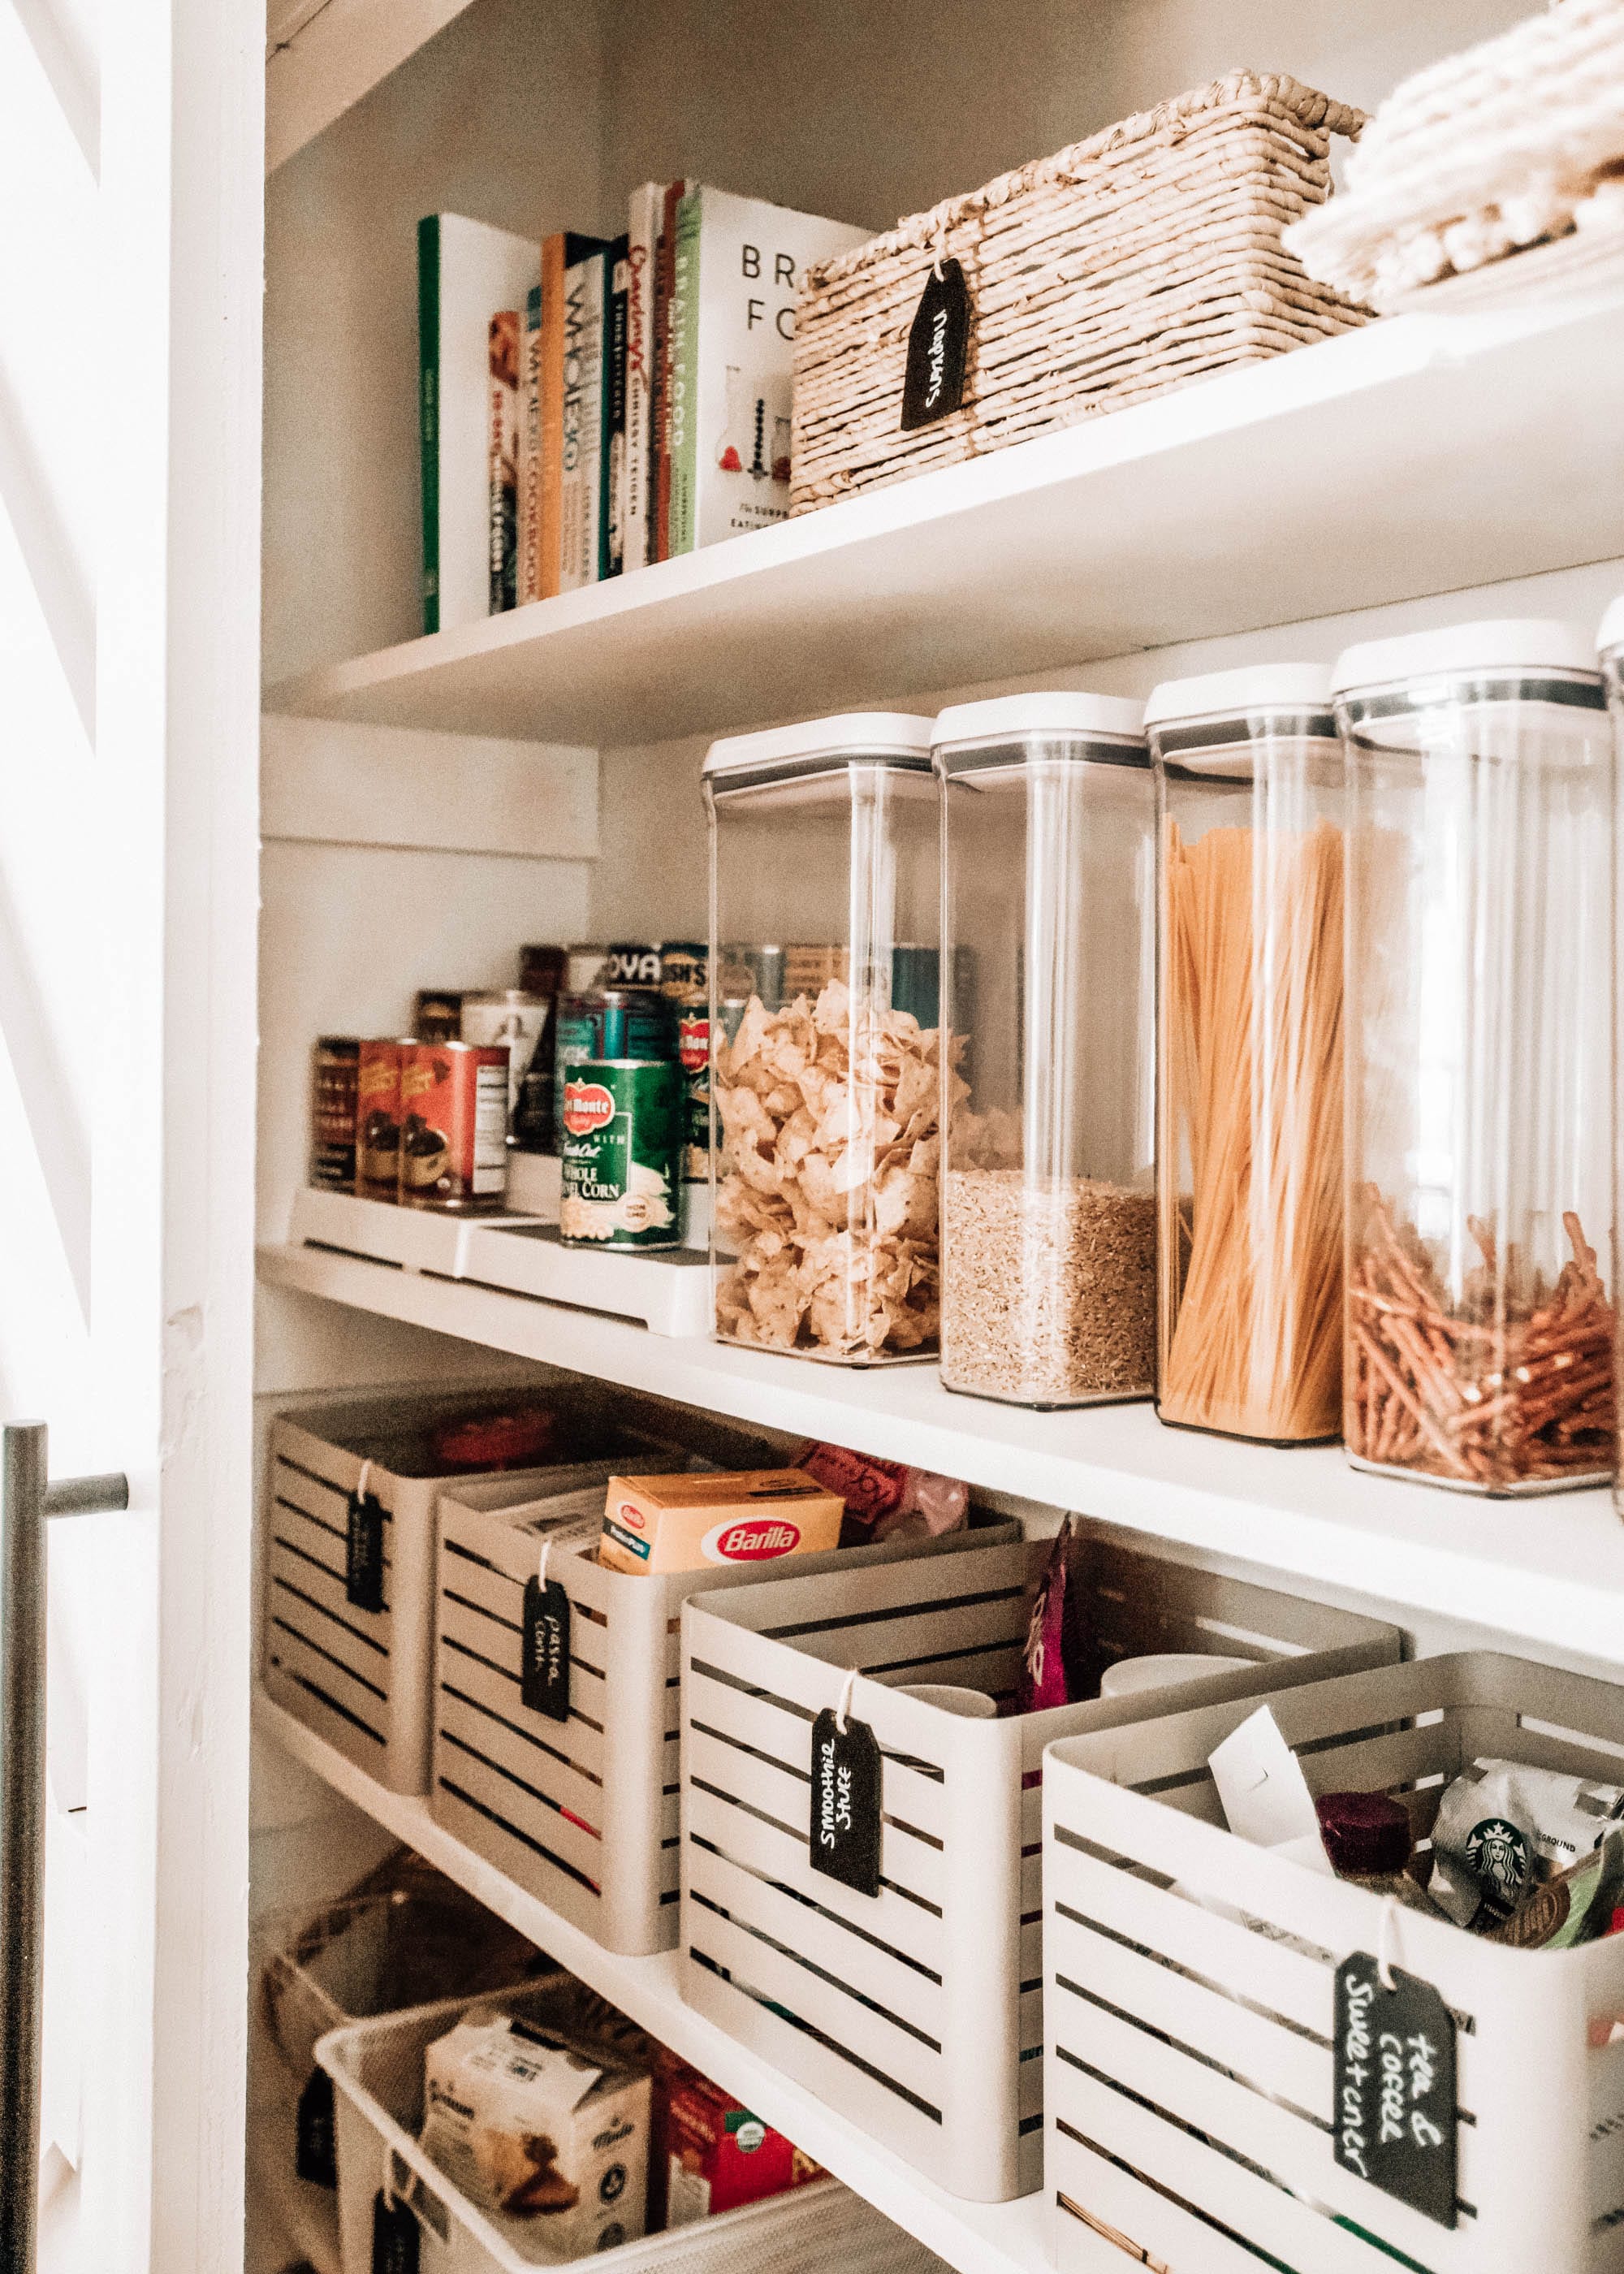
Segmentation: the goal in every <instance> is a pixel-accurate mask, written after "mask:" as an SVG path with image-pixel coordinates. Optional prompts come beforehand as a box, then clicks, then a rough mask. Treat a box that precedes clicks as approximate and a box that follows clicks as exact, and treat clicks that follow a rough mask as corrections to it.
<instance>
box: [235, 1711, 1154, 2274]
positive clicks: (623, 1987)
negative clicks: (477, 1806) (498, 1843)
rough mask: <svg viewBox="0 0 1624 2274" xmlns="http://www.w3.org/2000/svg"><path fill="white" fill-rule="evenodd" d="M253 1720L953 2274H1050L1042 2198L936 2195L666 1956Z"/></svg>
mask: <svg viewBox="0 0 1624 2274" xmlns="http://www.w3.org/2000/svg"><path fill="white" fill-rule="evenodd" d="M254 1713H255V1718H256V1721H257V1723H258V1725H259V1728H261V1729H262V1730H263V1731H265V1732H266V1733H267V1735H269V1736H272V1737H273V1738H274V1740H275V1741H276V1742H277V1743H280V1744H281V1745H282V1747H283V1748H284V1750H285V1751H288V1752H289V1753H290V1754H291V1755H292V1756H293V1758H295V1759H296V1760H298V1761H302V1762H303V1763H304V1764H305V1766H306V1767H307V1768H309V1769H312V1770H313V1771H314V1772H315V1773H316V1774H317V1775H318V1776H320V1777H321V1778H322V1779H323V1780H324V1781H326V1782H327V1784H329V1785H331V1786H332V1787H333V1788H334V1790H335V1791H336V1792H339V1793H342V1796H344V1798H345V1799H346V1800H349V1801H350V1802H352V1803H354V1804H355V1806H356V1807H357V1808H359V1809H363V1810H365V1813H366V1814H367V1815H368V1816H370V1817H372V1818H373V1819H374V1820H375V1821H376V1822H377V1823H379V1824H381V1825H382V1826H384V1827H385V1828H386V1830H387V1831H389V1832H392V1833H393V1834H395V1838H396V1839H398V1840H403V1841H406V1843H407V1844H408V1846H410V1847H412V1848H415V1849H417V1853H418V1855H420V1856H426V1857H427V1859H428V1861H429V1862H430V1863H431V1864H434V1865H435V1866H436V1867H437V1868H438V1869H439V1870H440V1871H443V1872H444V1873H445V1874H446V1876H447V1879H455V1881H456V1882H457V1884H458V1886H462V1887H466V1888H467V1890H468V1892H469V1894H470V1895H472V1896H473V1897H474V1898H475V1899H476V1901H479V1902H482V1903H484V1904H485V1907H486V1908H487V1909H490V1910H492V1911H495V1912H497V1913H498V1914H499V1916H501V1917H502V1918H505V1919H506V1920H508V1923H509V1924H510V1925H513V1926H515V1927H516V1928H517V1929H518V1931H519V1932H520V1933H521V1934H524V1935H528V1936H529V1937H530V1940H531V1941H532V1942H534V1943H536V1944H538V1946H540V1947H541V1948H542V1949H543V1950H545V1951H546V1952H548V1953H549V1954H551V1956H553V1958H555V1959H557V1960H558V1962H559V1963H560V1965H561V1966H566V1967H568V1969H569V1970H570V1972H571V1973H572V1974H576V1975H579V1977H581V1979H582V1980H583V1982H587V1983H590V1984H591V1986H592V1988H593V1989H594V1990H597V1991H598V1992H600V1993H601V1995H602V1996H604V1997H605V1998H607V1999H611V2000H612V2002H613V2004H615V2005H616V2006H618V2007H620V2010H621V2012H622V2013H624V2014H629V2015H630V2017H631V2019H632V2020H633V2021H634V2022H636V2024H637V2026H638V2027H639V2028H640V2029H647V2030H648V2031H649V2032H650V2034H651V2035H652V2036H654V2037H658V2038H659V2039H660V2041H661V2042H662V2043H663V2044H667V2045H670V2046H671V2047H672V2048H673V2050H674V2051H675V2052H679V2053H680V2054H681V2056H682V2058H683V2059H685V2060H688V2061H691V2062H692V2063H693V2065H694V2067H695V2068H698V2069H701V2070H703V2073H704V2074H706V2075H707V2076H710V2077H713V2078H714V2079H715V2080H716V2082H718V2084H721V2085H723V2086H725V2087H726V2089H727V2090H729V2091H730V2092H735V2093H737V2094H738V2096H739V2097H740V2099H741V2100H742V2101H743V2102H744V2103H745V2105H747V2106H748V2108H750V2109H751V2110H752V2111H753V2112H755V2113H756V2115H757V2116H759V2117H761V2118H762V2119H763V2120H764V2121H765V2122H767V2123H769V2124H771V2125H772V2126H773V2127H775V2128H776V2129H777V2130H778V2131H780V2132H782V2133H783V2134H784V2135H786V2138H788V2139H791V2140H793V2141H794V2142H795V2143H796V2145H797V2146H798V2147H801V2148H803V2149H805V2150H806V2152H807V2153H808V2155H809V2156H812V2157H816V2160H817V2161H818V2162H819V2163H820V2164H823V2165H825V2166H826V2168H827V2169H828V2170H830V2171H831V2172H833V2173H834V2174H835V2177H836V2178H837V2179H839V2180H844V2181H845V2182H846V2186H847V2187H852V2188H853V2189H854V2190H855V2191H856V2193H857V2194H859V2195H865V2196H866V2197H867V2198H868V2201H869V2202H871V2203H873V2204H874V2205H875V2207H876V2210H881V2211H883V2213H884V2214H885V2216H886V2218H890V2219H892V2220H894V2221H895V2223H896V2224H897V2225H898V2226H903V2227H906V2229H907V2230H908V2232H909V2233H910V2234H914V2235H917V2236H918V2238H919V2240H921V2242H922V2243H924V2244H925V2246H926V2247H927V2248H929V2249H931V2250H934V2251H936V2253H937V2254H938V2255H940V2256H941V2257H943V2258H945V2259H946V2260H947V2261H948V2262H949V2263H950V2264H951V2265H953V2266H956V2267H958V2268H959V2269H960V2270H961V2274H1048V2270H1049V2266H1050V2263H1051V2262H1050V2259H1049V2247H1048V2241H1047V2238H1046V2235H1045V2233H1044V2225H1045V2222H1044V2215H1043V2197H1042V2195H1041V2192H1040V2193H1038V2194H1035V2195H1023V2196H1022V2197H1020V2199H1019V2201H1018V2202H1008V2203H966V2202H959V2200H958V2199H957V2198H956V2197H955V2196H952V2195H947V2194H945V2193H944V2191H943V2190H942V2189H941V2188H940V2187H936V2186H934V2185H933V2184H932V2183H931V2182H930V2181H929V2180H926V2179H923V2178H921V2176H920V2174H919V2173H918V2172H915V2171H914V2170H912V2169H911V2168H910V2167H909V2165H906V2164H905V2163H903V2162H901V2161H900V2160H899V2159H898V2157H895V2156H893V2155H891V2154H890V2153H889V2152H888V2151H887V2150H885V2149H883V2148H882V2147H880V2146H878V2145H877V2144H876V2142H875V2141H874V2140H873V2139H871V2138H870V2137H869V2135H868V2134H867V2133H865V2132H863V2131H861V2130H860V2129H859V2128H858V2127H857V2126H856V2125H854V2124H852V2123H849V2122H848V2121H847V2120H846V2119H845V2118H844V2117H842V2116H840V2115H839V2114H838V2113H837V2112H836V2111H835V2110H833V2109H831V2108H830V2107H829V2106H827V2105H826V2104H825V2103H824V2102H823V2101H821V2100H818V2099H816V2098H815V2097H813V2096H812V2095H811V2094H810V2093H808V2091H806V2090H805V2089H804V2088H803V2087H802V2086H801V2085H798V2084H795V2083H793V2082H791V2081H790V2079H789V2078H787V2077H786V2076H784V2075H783V2074H780V2072H779V2071H778V2070H777V2069H775V2068H773V2067H771V2066H770V2064H769V2063H767V2062H765V2061H763V2059H761V2058H760V2057H759V2055H757V2054H756V2053H753V2052H749V2051H748V2050H747V2049H746V2048H745V2047H744V2046H742V2045H739V2044H734V2042H733V2039H732V2038H731V2037H727V2036H726V2035H725V2034H724V2033H723V2031H721V2030H720V2029H718V2028H717V2027H716V2025H715V2023H714V2022H708V2021H706V2020H705V2019H704V2017H703V2015H702V2014H696V2013H695V2012H693V2011H692V2009H691V2008H690V2007H688V2006H686V2005H684V2003H683V2001H682V1993H681V1991H680V1988H679V1987H678V1962H677V1954H676V1953H675V1952H674V1951H667V1952H665V1954H663V1955H661V1956H659V1957H658V1958H621V1957H619V1956H617V1955H616V1954H615V1953H614V1952H613V1951H608V1950H605V1949H604V1948H603V1947H602V1946H601V1945H599V1944H598V1943H596V1942H594V1941H593V1940H592V1939H591V1938H590V1936H589V1935H585V1934H583V1933H582V1931H581V1930H580V1929H579V1927H575V1926H572V1925H571V1924H569V1923H568V1920H566V1919H561V1918H560V1917H559V1916H558V1914H557V1913H556V1912H555V1911H552V1910H549V1909H548V1908H547V1906H546V1905H545V1903H542V1902H538V1901H537V1900H536V1898H535V1896H533V1895H530V1894H526V1893H525V1891H524V1890H523V1888H522V1887H518V1886H515V1884H514V1882H513V1881H512V1880H511V1879H508V1878H506V1877H505V1876H504V1875H503V1874H502V1873H501V1872H500V1871H498V1870H497V1869H496V1868H495V1866H494V1865H493V1864H487V1863H486V1862H485V1859H484V1857H483V1856H476V1855H475V1854H474V1853H473V1851H472V1849H468V1848H465V1847H464V1846H463V1845H462V1841H460V1840H457V1839H455V1838H454V1837H453V1836H452V1834H450V1833H448V1832H447V1831H445V1830H444V1829H443V1828H442V1827H441V1826H439V1825H437V1824H436V1823H435V1821H434V1818H433V1817H432V1815H431V1813H430V1811H429V1804H428V1803H427V1801H426V1800H418V1799H413V1798H410V1797H407V1796H403V1795H402V1794H400V1793H395V1792H389V1791H387V1789H386V1788H385V1787H384V1786H382V1785H380V1783H378V1782H377V1781H376V1779H374V1778H372V1777H369V1776H368V1775H367V1773H366V1772H365V1770H364V1769H360V1768H357V1766H355V1765H354V1764H353V1763H352V1762H350V1761H348V1760H346V1759H345V1758H344V1756H343V1755H342V1753H340V1752H337V1751H335V1750H334V1748H333V1747H332V1746H331V1745H329V1744H327V1743H324V1742H323V1741H322V1739H321V1738H320V1737H318V1736H314V1735H313V1734H312V1732H311V1731H310V1730H308V1729H307V1728H305V1726H304V1724H303V1723H302V1722H300V1721H296V1720H295V1719H294V1718H293V1716H292V1715H291V1714H290V1713H284V1712H283V1711H282V1707H281V1706H276V1705H274V1704H273V1703H272V1701H271V1700H270V1699H269V1698H266V1697H264V1696H263V1695H260V1696H259V1697H257V1698H255V1701H254ZM1068 2263H1069V2265H1070V2266H1071V2269H1072V2270H1074V2274H1096V2270H1097V2274H1116V2269H1117V2268H1119V2267H1120V2266H1121V2265H1122V2264H1123V2263H1124V2262H1123V2259H1122V2255H1121V2254H1120V2252H1118V2251H1117V2250H1116V2249H1115V2248H1112V2247H1111V2246H1110V2245H1109V2244H1107V2243H1104V2242H1101V2241H1098V2240H1096V2239H1095V2238H1094V2237H1093V2236H1092V2235H1089V2234H1087V2233H1086V2232H1085V2231H1084V2230H1083V2229H1081V2228H1080V2227H1079V2230H1078V2235H1077V2241H1076V2243H1075V2244H1074V2245H1072V2246H1071V2256H1070V2258H1069V2262H1068Z"/></svg>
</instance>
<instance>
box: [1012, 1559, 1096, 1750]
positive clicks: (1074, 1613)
mask: <svg viewBox="0 0 1624 2274" xmlns="http://www.w3.org/2000/svg"><path fill="white" fill-rule="evenodd" d="M1075 1530H1076V1527H1075V1526H1074V1525H1073V1524H1072V1522H1071V1517H1069V1516H1068V1517H1064V1518H1063V1519H1062V1522H1061V1525H1060V1529H1059V1531H1058V1532H1056V1534H1055V1544H1054V1546H1053V1547H1052V1548H1051V1549H1050V1550H1049V1568H1048V1570H1046V1571H1045V1572H1044V1574H1043V1577H1041V1579H1040V1580H1039V1582H1038V1591H1037V1593H1036V1595H1035V1596H1034V1599H1033V1604H1032V1616H1031V1619H1030V1620H1029V1621H1028V1623H1027V1626H1026V1650H1025V1652H1024V1653H1022V1657H1021V1663H1020V1675H1019V1681H1018V1683H1017V1684H1016V1694H1015V1711H1016V1712H1017V1713H1047V1712H1048V1711H1049V1708H1050V1706H1075V1705H1076V1704H1077V1702H1078V1700H1079V1698H1081V1697H1082V1696H1083V1694H1084V1690H1083V1683H1084V1666H1083V1655H1084V1653H1083V1638H1082V1636H1081V1635H1080V1633H1079V1617H1078V1609H1077V1601H1076V1598H1075V1596H1074V1594H1073V1593H1072V1590H1071V1547H1072V1541H1073V1538H1074V1536H1075Z"/></svg>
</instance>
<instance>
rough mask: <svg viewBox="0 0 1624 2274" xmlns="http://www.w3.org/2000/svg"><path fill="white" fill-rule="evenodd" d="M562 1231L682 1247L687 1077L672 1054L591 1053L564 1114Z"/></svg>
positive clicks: (597, 1243) (574, 1239)
mask: <svg viewBox="0 0 1624 2274" xmlns="http://www.w3.org/2000/svg"><path fill="white" fill-rule="evenodd" d="M560 1118H561V1120H562V1125H563V1142H562V1145H561V1148H560V1152H561V1156H562V1165H563V1178H564V1195H563V1201H562V1203H561V1206H560V1211H559V1230H560V1233H561V1234H562V1236H563V1238H564V1239H565V1240H566V1242H567V1243H568V1244H569V1245H571V1246H582V1247H676V1246H680V1242H681V1238H682V1227H681V1224H680V1220H679V1216H678V1177H679V1172H680V1161H681V1153H682V1077H681V1075H680V1073H679V1071H678V1069H677V1068H676V1067H675V1066H674V1065H672V1064H671V1063H670V1062H669V1061H668V1060H658V1061H657V1060H652V1059H640V1058H620V1059H606V1058H599V1059H596V1060H593V1059H589V1060H587V1061H586V1062H585V1063H584V1064H583V1065H576V1066H574V1067H572V1068H571V1070H570V1073H569V1075H568V1079H567V1080H566V1081H565V1084H564V1100H563V1109H562V1113H561V1117H560Z"/></svg>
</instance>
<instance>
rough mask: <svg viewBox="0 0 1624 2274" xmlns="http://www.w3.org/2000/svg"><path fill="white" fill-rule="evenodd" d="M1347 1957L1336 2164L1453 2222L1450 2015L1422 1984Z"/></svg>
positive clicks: (1339, 2037) (1366, 1958) (1340, 1998)
mask: <svg viewBox="0 0 1624 2274" xmlns="http://www.w3.org/2000/svg"><path fill="white" fill-rule="evenodd" d="M1391 1974H1392V1980H1393V1984H1394V1986H1393V1988H1392V1989H1391V1990H1384V1989H1383V1988H1382V1986H1381V1977H1380V1973H1379V1972H1378V1970H1377V1966H1376V1962H1375V1960H1374V1959H1373V1958H1372V1957H1371V1955H1370V1954H1369V1953H1368V1952H1367V1951H1363V1950H1357V1951H1355V1953H1354V1954H1353V1956H1352V1957H1351V1958H1345V1959H1344V1960H1343V1961H1342V1964H1341V1965H1340V1966H1339V1967H1338V1968H1337V1969H1336V2039H1335V2047H1334V2052H1335V2060H1334V2064H1333V2073H1332V2091H1333V2094H1334V2096H1335V2097H1334V2101H1333V2105H1332V2110H1331V2130H1332V2135H1333V2136H1334V2138H1335V2143H1336V2160H1337V2162H1338V2163H1339V2164H1340V2165H1342V2169H1343V2170H1344V2171H1345V2172H1357V2174H1358V2176H1359V2177H1360V2179H1362V2180H1369V2181H1370V2183H1371V2185H1372V2187H1380V2189H1381V2191H1382V2193H1383V2194H1384V2195H1395V2196H1396V2197H1397V2199H1398V2201H1399V2202H1404V2203H1408V2204H1409V2205H1410V2209H1411V2210H1418V2211H1420V2212H1421V2213H1422V2214H1423V2215H1424V2216H1425V2218H1432V2219H1436V2220H1437V2222H1438V2224H1439V2225H1440V2226H1453V2225H1455V2151H1456V2126H1455V2019H1454V2016H1453V2015H1452V2014H1451V2013H1450V2011H1449V2009H1448V2007H1447V2006H1446V2005H1445V2004H1444V2001H1443V1999H1441V1998H1440V1996H1439V1994H1438V1992H1437V1991H1436V1990H1434V1989H1433V1987H1432V1984H1431V1983H1430V1982H1420V1981H1417V1978H1416V1977H1415V1976H1414V1975H1413V1974H1401V1973H1400V1972H1399V1969H1397V1967H1396V1966H1395V1967H1394V1968H1392V1969H1391Z"/></svg>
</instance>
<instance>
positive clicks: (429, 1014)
mask: <svg viewBox="0 0 1624 2274" xmlns="http://www.w3.org/2000/svg"><path fill="white" fill-rule="evenodd" d="M462 993H463V990H462V988H460V987H420V988H419V989H418V990H417V1010H416V1011H415V1013H413V1015H412V1021H411V1031H412V1033H413V1035H415V1036H416V1037H417V1041H418V1042H420V1043H455V1042H457V1041H459V1040H460V1039H461V1036H462Z"/></svg>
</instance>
